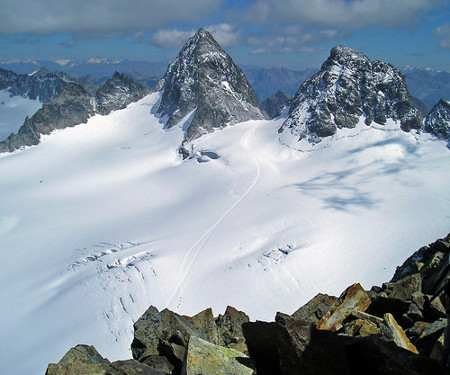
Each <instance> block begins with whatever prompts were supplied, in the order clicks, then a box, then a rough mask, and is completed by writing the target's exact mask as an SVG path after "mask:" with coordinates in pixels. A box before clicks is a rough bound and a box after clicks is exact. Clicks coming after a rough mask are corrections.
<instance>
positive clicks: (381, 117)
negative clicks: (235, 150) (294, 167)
mask: <svg viewBox="0 0 450 375" xmlns="http://www.w3.org/2000/svg"><path fill="white" fill-rule="evenodd" d="M362 115H364V116H365V123H366V125H370V124H371V123H372V122H373V121H374V122H376V123H378V124H381V125H383V124H385V123H386V121H387V119H389V118H391V119H393V120H398V121H399V122H400V127H401V129H402V130H404V131H410V130H412V129H416V130H420V129H421V128H422V115H421V114H420V112H419V111H418V110H417V109H416V108H415V107H414V104H413V103H412V101H411V97H410V95H409V93H408V90H407V88H406V83H405V79H404V77H403V76H402V75H401V73H400V71H399V70H398V69H396V68H395V67H394V66H392V65H390V64H387V63H384V62H382V61H370V60H369V59H368V58H367V57H366V56H365V55H364V54H362V53H361V52H358V51H355V50H353V49H351V48H348V47H344V46H337V47H334V48H333V49H332V50H331V53H330V56H329V58H328V59H327V60H326V61H325V62H324V63H323V65H322V67H321V70H320V71H319V72H318V73H316V74H315V75H313V76H312V77H310V78H308V79H307V80H306V81H305V82H304V83H303V84H302V85H301V86H300V88H299V90H298V91H297V93H296V94H295V96H294V98H293V99H292V102H291V107H290V110H289V117H288V118H287V119H286V121H285V122H284V123H283V125H282V127H281V128H280V130H279V132H280V133H281V132H285V131H290V132H291V133H292V134H294V135H295V136H296V137H298V138H299V139H304V138H306V139H308V140H309V141H310V142H318V141H320V139H321V138H324V137H329V136H331V135H333V134H335V133H336V131H337V130H338V129H341V128H354V127H355V126H356V124H357V123H358V121H359V118H360V117H361V116H362Z"/></svg>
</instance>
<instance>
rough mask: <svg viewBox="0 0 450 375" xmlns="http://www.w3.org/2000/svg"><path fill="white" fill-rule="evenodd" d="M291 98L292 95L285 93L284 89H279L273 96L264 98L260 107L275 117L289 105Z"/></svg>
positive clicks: (271, 116)
mask: <svg viewBox="0 0 450 375" xmlns="http://www.w3.org/2000/svg"><path fill="white" fill-rule="evenodd" d="M290 99H291V95H288V94H285V93H284V92H282V91H277V92H276V93H275V94H274V95H272V96H271V97H269V98H267V99H266V100H263V101H262V102H261V103H260V104H259V108H260V109H261V110H262V111H264V112H266V113H267V114H268V115H269V117H270V118H275V117H278V116H279V115H280V114H281V112H283V110H284V109H285V108H286V107H287V105H288V103H289V100H290Z"/></svg>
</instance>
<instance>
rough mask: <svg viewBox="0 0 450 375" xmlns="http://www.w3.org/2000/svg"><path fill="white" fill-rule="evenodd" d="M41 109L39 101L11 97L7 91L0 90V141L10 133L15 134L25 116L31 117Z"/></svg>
mask: <svg viewBox="0 0 450 375" xmlns="http://www.w3.org/2000/svg"><path fill="white" fill-rule="evenodd" d="M41 107H42V103H41V102H40V101H39V100H33V99H29V98H24V97H22V96H17V95H15V96H11V93H10V92H9V91H8V90H0V141H3V140H5V139H6V138H8V136H9V135H10V134H11V133H17V131H18V130H19V128H20V127H21V126H22V125H23V122H24V121H25V117H26V116H29V117H31V116H33V115H34V114H35V113H36V112H37V110H38V109H40V108H41Z"/></svg>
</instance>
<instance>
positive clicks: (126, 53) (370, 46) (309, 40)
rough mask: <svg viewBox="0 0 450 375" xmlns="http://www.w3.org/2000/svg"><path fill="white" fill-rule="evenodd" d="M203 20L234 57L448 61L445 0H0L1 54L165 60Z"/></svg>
mask: <svg viewBox="0 0 450 375" xmlns="http://www.w3.org/2000/svg"><path fill="white" fill-rule="evenodd" d="M200 27H203V28H206V29H207V30H209V31H210V32H211V33H212V34H213V35H214V37H215V38H216V40H217V41H218V42H219V43H220V44H221V45H222V47H224V49H225V50H226V51H227V52H228V53H229V54H230V55H231V56H232V58H233V59H234V60H235V61H236V62H237V63H238V64H246V65H260V66H267V67H270V66H280V67H287V68H291V69H297V70H302V69H305V68H315V67H318V66H320V64H321V63H322V62H323V60H324V59H325V58H326V57H327V56H328V54H329V50H330V48H332V47H333V46H335V45H337V44H344V45H347V46H350V47H353V48H356V49H359V50H361V51H362V52H364V53H365V54H367V55H368V56H369V57H370V58H371V59H381V60H384V61H389V62H391V63H393V64H394V65H396V66H398V67H399V68H403V67H405V66H406V65H410V66H415V67H431V68H435V69H441V70H447V71H450V0H240V1H239V0H190V1H188V0H0V59H2V60H6V59H8V60H9V59H53V60H56V59H87V58H110V59H129V60H138V61H142V60H144V61H151V62H167V61H170V60H172V59H173V58H174V57H175V56H176V54H177V52H178V50H179V49H180V47H181V46H182V45H183V43H184V42H185V41H186V39H187V38H188V37H189V36H190V35H192V33H193V32H195V31H196V30H197V29H198V28H200Z"/></svg>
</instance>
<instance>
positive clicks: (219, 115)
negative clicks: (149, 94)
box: [156, 29, 264, 140]
mask: <svg viewBox="0 0 450 375" xmlns="http://www.w3.org/2000/svg"><path fill="white" fill-rule="evenodd" d="M156 89H157V90H158V91H159V90H164V92H163V95H162V99H161V103H160V106H159V108H158V113H159V114H160V115H161V116H162V117H163V116H167V125H166V126H167V127H168V128H170V127H172V126H174V125H176V124H178V123H179V122H180V121H181V120H182V119H183V118H184V117H185V116H187V115H188V114H189V113H191V112H193V111H194V110H195V111H194V112H193V116H192V118H191V120H190V125H189V127H188V129H187V130H186V134H185V138H186V139H187V140H191V139H194V138H197V137H199V136H201V135H202V134H205V133H209V132H211V131H213V130H214V129H220V128H223V127H225V126H227V125H232V124H235V123H238V122H242V121H247V120H251V119H263V118H264V115H263V114H262V112H261V111H260V110H259V108H258V98H257V96H256V94H255V92H254V91H253V89H252V88H251V87H250V84H249V83H248V81H247V78H246V77H245V75H244V73H243V72H242V71H241V70H240V69H239V68H238V67H237V66H236V65H235V64H234V62H233V60H232V59H231V57H230V56H229V55H228V54H227V53H226V52H225V51H224V50H223V49H222V48H221V47H220V45H219V44H218V43H217V42H216V41H215V40H214V38H213V37H212V35H211V34H210V33H209V32H207V31H206V30H203V29H200V30H198V31H197V32H196V33H195V34H194V35H193V36H192V37H191V38H190V39H189V40H188V41H187V42H186V44H185V45H184V46H183V48H182V49H181V51H180V52H179V54H178V55H177V57H176V58H175V60H174V61H173V62H172V63H171V64H170V65H169V67H168V69H167V71H166V73H165V75H164V77H163V78H162V79H161V80H160V82H159V83H158V85H157V87H156Z"/></svg>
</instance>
